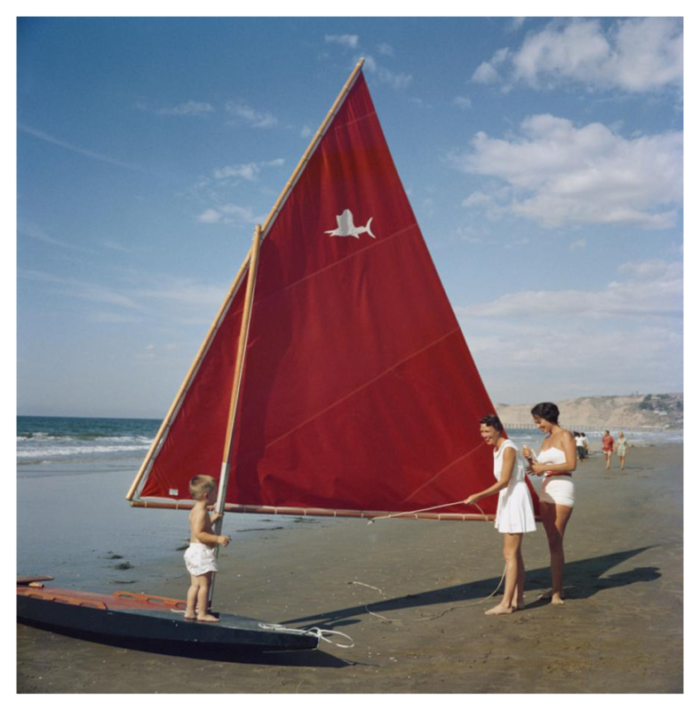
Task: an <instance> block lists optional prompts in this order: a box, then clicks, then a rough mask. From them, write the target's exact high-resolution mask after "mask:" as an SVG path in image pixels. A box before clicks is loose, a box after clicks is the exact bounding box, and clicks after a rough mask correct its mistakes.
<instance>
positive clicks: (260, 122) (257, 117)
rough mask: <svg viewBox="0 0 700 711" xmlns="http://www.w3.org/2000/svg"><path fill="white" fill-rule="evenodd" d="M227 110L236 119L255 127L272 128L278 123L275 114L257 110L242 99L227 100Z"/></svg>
mask: <svg viewBox="0 0 700 711" xmlns="http://www.w3.org/2000/svg"><path fill="white" fill-rule="evenodd" d="M226 111H227V113H229V114H230V115H231V116H233V117H234V120H240V121H243V122H244V123H246V124H248V125H249V126H251V127H253V128H270V127H271V126H275V125H277V123H278V120H277V118H276V117H275V116H273V115H272V114H271V113H269V112H267V111H257V110H255V109H254V108H252V107H251V106H249V105H248V104H246V103H244V102H241V101H228V102H226Z"/></svg>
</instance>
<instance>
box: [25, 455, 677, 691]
mask: <svg viewBox="0 0 700 711" xmlns="http://www.w3.org/2000/svg"><path fill="white" fill-rule="evenodd" d="M613 467H614V468H613V469H612V470H611V471H610V472H606V471H605V467H604V462H603V458H602V456H601V455H600V454H596V455H594V456H593V457H592V458H591V459H590V460H588V461H586V462H585V463H583V464H582V465H579V468H578V470H577V471H576V474H575V477H576V478H575V481H576V487H577V506H576V509H575V511H574V514H573V516H572V519H571V523H570V525H569V529H568V531H567V540H566V554H567V566H566V588H565V590H566V594H567V603H566V604H565V605H564V606H561V607H555V606H552V605H549V604H545V603H542V602H539V601H538V600H537V597H538V594H539V592H540V591H541V590H543V589H545V588H546V587H547V586H548V582H549V568H548V564H549V556H548V550H547V545H546V540H545V536H544V532H543V530H542V529H541V526H540V527H538V531H537V533H534V534H530V535H529V536H527V537H526V541H525V544H524V558H525V565H526V567H527V578H526V596H525V599H526V608H525V609H524V610H523V611H520V612H517V613H515V614H513V615H509V616H503V617H497V618H494V617H487V616H485V615H484V610H486V609H487V608H488V607H489V606H490V605H493V604H494V602H493V600H483V598H485V597H486V596H487V595H489V594H490V593H491V592H492V591H493V590H494V588H495V587H496V585H497V584H498V581H499V579H500V577H501V573H502V571H503V562H502V557H501V551H500V548H501V536H500V535H499V534H497V532H496V531H495V530H494V528H493V524H491V523H479V522H470V523H454V522H436V521H405V520H403V521H401V520H395V521H377V522H376V523H374V524H372V525H368V524H367V522H366V521H362V520H355V519H351V520H342V521H340V520H339V521H330V522H323V521H320V520H318V519H317V520H311V521H304V522H301V521H300V522H298V523H297V524H296V525H295V526H294V527H292V528H291V529H290V528H285V529H277V528H276V527H274V526H272V527H270V528H269V530H266V531H264V532H262V533H261V534H260V536H251V537H249V538H247V539H245V540H242V541H241V542H239V543H236V544H235V546H232V547H231V548H229V549H228V550H227V551H226V555H225V557H223V558H222V572H221V573H220V574H219V576H218V579H217V590H216V603H217V604H216V607H218V608H219V609H221V610H223V611H228V612H236V613H239V614H243V615H247V616H250V617H257V618H261V619H266V620H269V621H275V622H284V623H286V624H289V625H291V626H300V627H301V626H320V627H325V628H328V629H335V630H338V631H342V632H344V633H345V634H348V635H350V636H351V637H352V639H353V640H354V643H355V646H354V647H353V648H352V649H340V648H337V647H333V646H330V645H328V644H323V645H322V647H321V650H320V651H317V652H312V653H296V654H279V655H268V656H267V657H265V658H264V659H260V658H245V659H235V660H229V659H220V658H219V659H196V660H193V659H189V658H185V657H181V656H171V655H165V654H154V653H149V652H144V651H139V650H132V649H122V648H116V647H110V646H106V645H102V644H99V643H96V642H87V641H83V640H78V639H72V638H69V637H65V636H62V635H58V634H55V633H52V632H46V631H42V630H37V629H33V628H30V627H26V626H24V625H18V627H17V655H18V677H17V684H18V691H19V692H20V693H130V692H140V693H155V692H158V693H191V692H193V693H205V692H212V693H216V692H219V693H271V692H272V693H289V694H292V693H302V694H309V693H461V694H468V693H499V692H500V693H679V692H682V691H683V577H682V576H683V538H682V535H683V518H682V516H683V509H682V493H683V449H682V446H680V445H663V446H656V447H647V448H644V449H632V450H631V451H630V452H629V454H628V462H627V469H626V471H625V472H619V471H618V470H617V468H616V467H617V458H616V457H614V458H613ZM119 505H123V504H121V503H120V504H119ZM256 521H257V518H256V517H251V518H250V528H255V527H256ZM268 526H269V524H268ZM186 586H187V575H186V572H185V569H184V567H180V566H177V567H176V566H174V565H173V567H172V568H168V569H167V574H166V575H164V579H163V581H162V584H161V585H160V586H158V588H157V589H150V590H149V592H151V593H154V594H161V595H168V596H173V597H182V596H183V595H184V592H185V589H186ZM340 641H344V640H340ZM506 671H507V673H506ZM193 672H196V673H193Z"/></svg>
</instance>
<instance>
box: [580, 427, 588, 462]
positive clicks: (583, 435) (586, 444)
mask: <svg viewBox="0 0 700 711" xmlns="http://www.w3.org/2000/svg"><path fill="white" fill-rule="evenodd" d="M581 436H582V437H583V451H584V454H585V456H586V459H588V437H586V433H585V432H581Z"/></svg>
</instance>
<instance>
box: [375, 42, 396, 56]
mask: <svg viewBox="0 0 700 711" xmlns="http://www.w3.org/2000/svg"><path fill="white" fill-rule="evenodd" d="M377 51H378V52H379V54H384V55H386V56H387V57H393V56H394V48H393V47H392V46H391V45H390V44H389V43H388V42H380V43H379V44H378V45H377Z"/></svg>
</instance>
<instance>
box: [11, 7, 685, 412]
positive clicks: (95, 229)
mask: <svg viewBox="0 0 700 711" xmlns="http://www.w3.org/2000/svg"><path fill="white" fill-rule="evenodd" d="M17 49H18V54H17V127H18V131H17V161H18V170H17V322H18V335H17V339H18V348H17V384H18V410H19V413H20V414H47V415H85V416H98V415H104V416H126V417H129V416H143V417H160V416H162V415H163V414H164V413H165V411H166V410H167V408H168V406H169V404H170V401H171V399H172V397H173V396H174V394H175V392H176V390H177V388H178V387H179V384H180V382H181V380H182V378H183V376H184V374H185V372H186V370H187V368H188V367H189V364H190V362H191V360H192V358H193V357H194V355H195V353H196V351H197V349H198V348H199V345H200V343H201V340H202V338H203V337H204V335H205V333H206V331H207V330H208V327H209V325H210V323H211V320H212V318H213V317H214V314H215V312H216V310H217V309H218V306H219V304H220V302H221V299H222V298H223V295H224V293H225V292H226V290H227V288H228V286H229V284H230V281H231V279H232V277H233V275H234V274H235V272H236V271H237V269H238V266H239V264H240V262H241V260H242V259H243V257H244V255H245V253H246V251H247V249H248V247H249V245H250V240H251V236H252V231H253V226H254V224H255V222H256V221H263V219H264V217H265V216H266V215H267V213H268V211H269V210H270V208H271V206H272V204H273V203H274V201H275V199H276V197H277V195H278V194H279V192H280V191H281V189H282V187H283V186H284V184H285V182H286V180H287V178H288V177H289V175H290V173H291V172H292V170H293V169H294V167H295V166H296V163H297V161H298V159H299V158H300V156H301V154H302V153H303V151H304V150H305V148H306V146H307V144H308V142H309V140H310V137H311V135H312V134H313V133H314V132H315V131H316V129H317V127H318V125H319V124H320V122H321V121H322V119H323V118H324V116H325V115H326V112H327V110H328V109H329V107H330V105H331V103H332V102H333V100H334V99H335V97H336V95H337V93H338V91H339V90H340V88H341V86H342V85H343V83H344V82H345V80H346V78H347V76H348V74H349V72H350V71H351V69H352V67H353V66H354V64H355V62H356V61H357V59H358V58H359V57H360V56H364V57H365V58H366V65H365V76H366V77H367V80H368V83H369V86H370V91H371V92H372V96H373V99H374V102H375V105H376V107H377V111H378V114H379V118H380V121H381V123H382V126H383V128H384V132H385V134H386V137H387V140H388V143H389V146H390V148H391V150H392V153H393V156H394V159H395V162H396V164H397V167H398V170H399V174H400V175H401V178H402V180H403V182H404V186H405V188H406V190H407V191H408V194H409V197H410V199H411V203H412V205H413V208H414V210H415V212H416V215H417V217H418V221H419V223H420V225H421V228H422V231H423V234H424V236H425V239H426V241H427V243H428V247H429V249H430V251H431V253H432V255H433V259H434V261H435V264H436V266H437V269H438V272H439V273H440V275H441V277H442V280H443V283H444V285H445V288H446V290H447V293H448V296H449V298H450V300H451V302H452V304H453V307H454V309H455V311H456V313H457V315H458V317H459V320H460V323H461V325H462V328H463V330H464V333H465V337H466V339H467V342H468V343H469V346H470V348H471V350H472V353H473V355H474V357H475V360H476V362H477V365H478V366H479V369H480V371H481V373H482V376H483V378H484V380H485V383H486V386H487V388H488V389H489V392H490V393H491V396H492V399H494V401H496V402H508V403H521V402H532V401H541V400H561V399H565V398H570V397H578V396H583V395H606V394H628V393H631V392H671V391H676V392H677V391H681V390H682V389H683V314H682V309H683V294H682V289H683V286H682V279H683V231H682V226H683V202H682V199H683V162H682V159H683V109H684V103H683V89H682V83H683V65H682V57H683V24H682V20H679V19H667V18H631V19H625V18H615V19H613V18H601V19H596V18H579V19H557V20H552V19H548V18H486V17H482V18H444V19H441V18H258V19H247V18H183V19H175V18H152V19H145V18H116V19H115V18H91V19H80V18H52V19H41V18H29V19H24V20H20V22H19V25H18V35H17Z"/></svg>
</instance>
